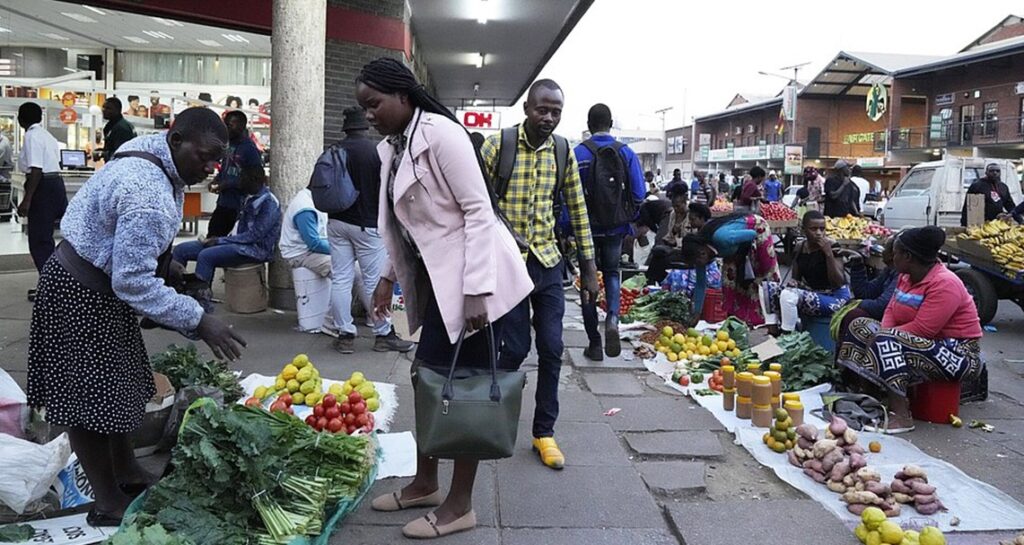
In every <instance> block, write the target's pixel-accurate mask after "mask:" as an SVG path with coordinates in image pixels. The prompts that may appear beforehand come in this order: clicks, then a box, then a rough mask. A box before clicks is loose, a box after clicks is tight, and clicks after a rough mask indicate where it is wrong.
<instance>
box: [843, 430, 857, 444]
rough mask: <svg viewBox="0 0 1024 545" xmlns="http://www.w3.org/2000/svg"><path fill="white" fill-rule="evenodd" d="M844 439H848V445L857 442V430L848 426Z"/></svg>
mask: <svg viewBox="0 0 1024 545" xmlns="http://www.w3.org/2000/svg"><path fill="white" fill-rule="evenodd" d="M843 440H844V441H846V444H847V445H852V444H854V443H856V442H857V430H855V429H853V428H846V431H845V432H844V433H843Z"/></svg>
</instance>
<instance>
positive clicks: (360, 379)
mask: <svg viewBox="0 0 1024 545" xmlns="http://www.w3.org/2000/svg"><path fill="white" fill-rule="evenodd" d="M348 381H349V382H351V383H352V387H356V386H359V385H360V384H362V383H364V382H366V377H365V376H364V375H363V373H362V372H360V371H356V372H355V373H352V376H351V377H348Z"/></svg>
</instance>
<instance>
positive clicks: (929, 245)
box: [836, 226, 982, 433]
mask: <svg viewBox="0 0 1024 545" xmlns="http://www.w3.org/2000/svg"><path fill="white" fill-rule="evenodd" d="M945 240H946V235H945V233H944V232H943V231H942V229H939V228H938V227H931V226H929V227H921V228H917V229H909V230H907V231H903V232H901V233H900V234H899V235H897V236H896V242H895V243H894V245H893V262H894V265H895V267H896V270H897V271H898V272H899V273H900V276H899V280H898V281H897V285H896V293H895V294H894V295H893V297H892V300H891V301H890V302H889V306H888V307H886V309H885V315H884V316H883V317H882V322H881V323H879V322H877V321H875V320H872V319H870V318H858V319H856V320H853V322H852V323H851V324H850V327H849V329H848V330H847V331H846V332H845V334H844V336H843V342H842V344H841V345H840V347H839V351H838V354H837V357H836V362H837V363H838V364H839V365H842V366H843V367H845V368H847V369H849V370H850V371H852V372H854V373H856V374H857V375H859V376H860V377H862V378H863V379H865V380H867V381H868V382H869V383H871V384H872V385H874V386H875V387H877V388H880V389H882V390H883V391H884V392H885V393H886V394H887V395H888V402H887V405H888V406H889V410H890V411H892V414H891V415H890V416H889V422H888V432H889V433H901V432H905V431H910V430H912V429H913V428H914V425H913V424H914V422H913V418H912V417H911V414H910V404H909V402H908V400H907V392H908V390H909V389H910V387H911V386H914V385H917V384H920V383H923V382H928V381H971V380H974V379H976V378H978V376H979V375H980V374H981V371H982V362H981V347H980V345H979V343H978V340H979V339H980V338H981V334H982V333H981V323H980V321H979V320H978V311H977V309H976V308H975V306H974V299H973V298H972V297H971V295H970V294H969V293H968V292H967V289H966V288H965V287H964V284H963V282H961V281H960V278H958V277H957V276H956V274H954V273H953V272H952V271H950V270H949V269H947V268H946V266H945V265H943V264H942V263H940V262H939V261H938V254H939V248H941V247H942V244H943V243H944V242H945Z"/></svg>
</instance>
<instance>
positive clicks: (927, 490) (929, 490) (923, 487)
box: [910, 481, 935, 495]
mask: <svg viewBox="0 0 1024 545" xmlns="http://www.w3.org/2000/svg"><path fill="white" fill-rule="evenodd" d="M910 488H913V489H914V495H922V494H924V495H927V494H935V487H934V486H932V485H930V484H928V483H922V482H917V481H915V482H913V483H911V485H910Z"/></svg>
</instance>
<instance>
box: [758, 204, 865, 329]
mask: <svg viewBox="0 0 1024 545" xmlns="http://www.w3.org/2000/svg"><path fill="white" fill-rule="evenodd" d="M801 228H802V229H803V232H804V237H805V239H806V240H804V242H803V243H801V244H800V245H799V246H798V247H797V251H796V259H794V260H793V268H792V277H791V278H790V280H789V282H787V285H786V286H785V287H782V286H780V285H779V284H778V283H776V282H766V283H765V284H764V289H762V291H761V296H762V301H763V303H764V305H765V320H766V322H767V323H768V324H769V325H770V326H772V327H771V329H772V333H773V334H776V335H778V334H779V333H780V331H779V322H780V317H781V322H782V323H781V333H791V332H793V331H795V330H796V325H797V323H798V322H799V321H800V317H801V316H820V317H828V316H832V314H833V313H835V312H836V311H837V310H839V309H840V308H842V307H843V305H845V304H846V303H847V302H848V301H849V300H850V288H849V286H847V285H846V276H845V275H844V274H843V265H842V262H841V261H840V260H839V259H838V258H837V257H836V256H835V254H834V253H833V252H832V241H831V240H829V238H828V237H827V236H826V235H825V216H824V215H823V214H822V213H821V212H818V211H817V210H809V211H807V213H806V214H804V217H803V220H802V221H801ZM780 315H781V316H780Z"/></svg>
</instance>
